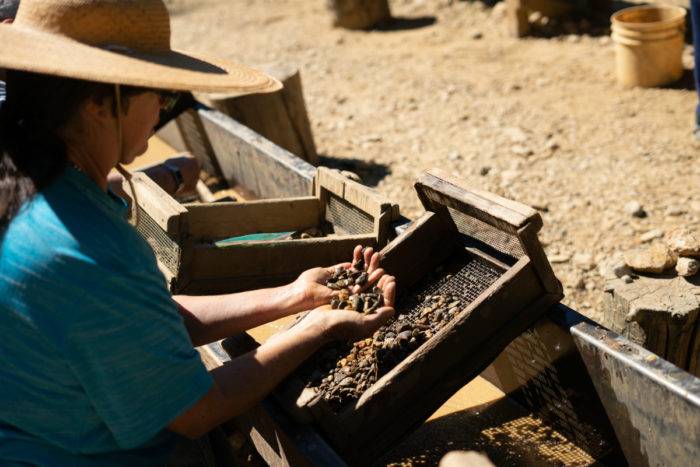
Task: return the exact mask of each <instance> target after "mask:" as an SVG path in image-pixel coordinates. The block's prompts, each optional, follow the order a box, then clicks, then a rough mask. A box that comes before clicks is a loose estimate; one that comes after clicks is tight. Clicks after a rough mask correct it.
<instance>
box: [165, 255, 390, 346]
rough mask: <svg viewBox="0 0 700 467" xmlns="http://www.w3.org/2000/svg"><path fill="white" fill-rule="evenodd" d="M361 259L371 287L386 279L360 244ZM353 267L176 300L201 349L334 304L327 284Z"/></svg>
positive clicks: (356, 257)
mask: <svg viewBox="0 0 700 467" xmlns="http://www.w3.org/2000/svg"><path fill="white" fill-rule="evenodd" d="M363 255H364V258H363ZM360 259H362V260H363V261H365V264H367V265H368V267H367V272H368V273H369V279H368V281H367V286H369V285H373V284H375V283H378V281H379V280H380V278H382V276H384V270H383V269H381V268H380V267H379V266H378V265H379V259H380V255H379V253H374V251H373V250H372V248H367V249H365V250H363V248H362V246H361V245H358V246H357V247H356V248H355V251H354V252H353V264H355V263H357V262H358V261H359V260H360ZM350 264H351V263H342V264H338V265H335V266H331V267H329V268H313V269H309V270H308V271H305V272H303V273H302V274H301V275H300V276H299V278H297V279H296V280H295V281H294V282H292V283H291V284H288V285H285V286H282V287H276V288H271V289H260V290H253V291H249V292H240V293H234V294H227V295H209V296H188V295H177V296H174V297H173V299H174V300H175V302H176V303H177V304H178V305H179V308H180V314H181V315H182V316H183V319H184V320H185V326H186V327H187V331H188V333H189V335H190V339H192V343H193V344H194V345H195V346H198V345H203V344H208V343H209V342H214V341H217V340H219V339H223V338H225V337H228V336H233V335H235V334H239V333H241V332H243V331H247V330H248V329H251V328H254V327H256V326H260V325H261V324H265V323H269V322H270V321H274V320H276V319H279V318H282V317H284V316H288V315H291V314H294V313H298V312H300V311H303V310H310V309H313V308H316V307H319V306H321V305H325V304H328V303H330V301H331V297H332V294H333V291H332V290H331V289H329V288H328V287H326V285H325V284H326V281H327V280H328V279H329V278H330V277H331V275H332V274H333V271H334V270H335V268H337V267H339V266H341V267H350Z"/></svg>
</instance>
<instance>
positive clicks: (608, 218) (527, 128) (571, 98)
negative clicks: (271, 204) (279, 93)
mask: <svg viewBox="0 0 700 467" xmlns="http://www.w3.org/2000/svg"><path fill="white" fill-rule="evenodd" d="M168 4H169V7H170V8H171V12H172V14H173V20H172V27H173V33H174V41H173V42H174V45H175V46H176V47H179V48H182V49H189V50H194V51H199V52H206V53H211V54H216V55H223V56H226V57H228V58H233V59H238V60H241V61H243V62H245V63H248V64H252V65H264V64H269V63H280V62H282V63H291V64H294V65H296V66H298V67H299V69H300V71H301V76H302V81H303V86H304V93H305V98H306V103H307V107H308V112H309V116H310V119H311V123H312V127H313V131H314V137H315V140H316V144H317V146H318V150H319V152H320V153H321V154H322V155H323V156H324V159H323V161H324V163H326V164H327V165H331V166H337V167H343V168H349V169H350V170H354V171H356V172H357V173H358V174H359V175H361V176H362V177H363V178H364V180H365V182H366V183H368V184H370V185H371V186H376V188H377V190H379V191H380V192H382V193H384V194H385V195H387V196H389V197H391V198H393V199H394V200H396V201H398V202H399V203H400V205H401V208H402V212H403V213H404V214H405V215H407V216H409V217H415V216H417V215H419V214H420V212H421V211H422V208H421V206H420V203H419V201H418V199H417V197H416V196H415V194H414V192H413V189H412V182H413V180H414V179H415V178H416V176H417V175H418V174H420V173H421V172H422V171H423V170H426V169H428V168H431V167H441V168H443V169H445V170H448V171H450V172H453V173H455V174H457V175H458V176H459V177H461V178H462V179H463V180H464V181H465V182H466V183H467V184H469V185H470V186H474V187H478V188H482V189H486V190H491V191H494V192H496V193H498V194H501V195H503V196H506V197H509V198H512V199H515V200H518V201H521V202H524V203H527V204H530V205H532V206H535V207H536V208H537V209H539V210H540V211H541V212H542V216H543V219H544V222H545V226H544V228H543V230H542V232H541V235H540V238H541V240H542V242H543V243H544V244H545V245H546V250H547V253H548V255H549V256H550V259H551V260H552V262H553V263H555V264H553V266H554V269H555V272H556V273H557V275H558V277H559V278H560V280H561V281H562V282H563V284H564V286H565V291H566V299H565V302H566V303H567V304H569V305H570V306H573V307H574V308H576V309H578V310H580V311H581V312H583V313H584V314H587V315H589V316H592V317H594V318H596V317H597V316H598V314H599V312H600V311H599V310H600V308H599V305H600V301H601V295H602V285H603V284H602V278H601V276H600V274H599V271H598V269H599V266H600V264H601V263H603V262H604V261H605V260H606V259H607V258H609V257H612V256H613V255H614V254H616V253H617V252H620V251H624V250H627V249H629V248H631V247H633V246H636V245H638V244H639V243H640V241H641V240H640V238H639V237H640V236H641V235H642V234H644V233H647V232H649V231H651V230H653V229H660V230H661V231H662V232H667V231H668V230H670V229H671V228H672V227H673V226H675V225H684V226H688V227H692V228H696V229H697V228H698V227H699V226H700V196H699V195H700V183H699V182H700V164H697V156H696V153H697V150H698V146H697V145H696V143H695V142H694V141H693V139H692V127H693V115H694V107H695V105H696V102H697V97H696V94H695V91H694V90H692V89H690V88H691V87H692V86H689V85H688V83H692V79H689V78H688V76H690V75H689V74H690V71H688V76H686V78H685V79H684V80H683V81H682V83H681V84H679V85H676V86H673V87H668V88H663V89H624V88H622V87H620V86H618V85H617V84H616V82H615V74H614V61H615V56H614V45H613V44H612V42H611V41H610V38H609V37H608V36H598V37H589V36H586V35H565V36H558V37H554V38H527V39H522V40H516V39H513V38H510V37H508V35H507V34H506V20H505V17H504V14H503V13H504V10H503V7H502V6H499V5H498V4H497V5H496V6H495V7H490V6H487V5H485V4H483V3H480V2H473V3H472V2H463V1H447V0H434V1H427V0H422V1H421V0H398V1H391V2H390V5H391V9H392V13H393V14H394V16H396V17H398V18H400V21H398V22H396V23H395V24H394V27H393V28H387V29H383V30H376V31H369V32H356V31H346V30H340V29H335V28H333V27H332V25H331V18H330V14H329V13H328V11H327V10H326V6H325V1H323V0H255V1H253V0H234V1H230V0H229V1H225V0H196V1H195V0H171V1H169V2H168ZM691 49H692V48H691V47H690V46H687V47H686V50H685V52H684V57H683V60H684V63H685V65H686V67H687V68H691V67H692V50H691ZM629 201H638V202H639V203H641V204H642V205H643V207H644V210H645V211H646V212H647V214H648V216H647V217H646V218H643V219H640V218H636V217H632V216H631V215H630V214H627V213H626V212H625V209H624V207H625V204H627V203H628V202H629ZM655 241H658V240H655Z"/></svg>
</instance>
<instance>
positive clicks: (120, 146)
mask: <svg viewBox="0 0 700 467" xmlns="http://www.w3.org/2000/svg"><path fill="white" fill-rule="evenodd" d="M114 102H115V108H116V111H117V118H116V123H117V154H118V155H119V159H118V160H117V167H116V169H117V171H118V172H119V173H120V174H121V176H122V177H124V179H125V180H126V181H127V183H128V184H129V190H130V191H131V207H132V213H133V217H134V225H138V223H139V210H138V204H137V200H136V188H135V187H134V182H133V181H132V180H131V173H129V171H128V170H126V169H125V168H124V166H123V165H122V163H121V160H122V156H123V155H124V140H123V138H122V92H121V87H120V86H119V85H118V84H115V85H114Z"/></svg>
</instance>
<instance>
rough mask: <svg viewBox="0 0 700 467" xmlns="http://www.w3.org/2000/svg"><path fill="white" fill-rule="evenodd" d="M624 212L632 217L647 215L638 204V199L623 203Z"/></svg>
mask: <svg viewBox="0 0 700 467" xmlns="http://www.w3.org/2000/svg"><path fill="white" fill-rule="evenodd" d="M625 212H626V213H627V214H629V215H630V216H633V217H639V218H644V217H647V213H646V211H645V210H644V207H643V206H642V205H641V204H639V202H638V201H630V202H629V203H627V204H625Z"/></svg>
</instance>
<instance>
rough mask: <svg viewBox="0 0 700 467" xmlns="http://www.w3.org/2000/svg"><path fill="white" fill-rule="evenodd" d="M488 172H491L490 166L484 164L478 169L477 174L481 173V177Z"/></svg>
mask: <svg viewBox="0 0 700 467" xmlns="http://www.w3.org/2000/svg"><path fill="white" fill-rule="evenodd" d="M489 172H491V167H489V166H488V165H485V166H483V167H482V168H480V169H479V175H481V176H482V177H485V176H487V175H488V174H489Z"/></svg>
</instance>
